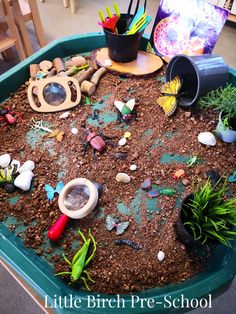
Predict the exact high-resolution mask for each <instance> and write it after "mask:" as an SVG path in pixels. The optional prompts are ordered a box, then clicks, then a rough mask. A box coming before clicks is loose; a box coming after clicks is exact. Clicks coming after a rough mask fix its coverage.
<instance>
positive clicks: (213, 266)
mask: <svg viewBox="0 0 236 314" xmlns="http://www.w3.org/2000/svg"><path fill="white" fill-rule="evenodd" d="M147 43H148V40H147V38H142V40H141V49H143V50H144V49H146V46H147ZM104 46H105V36H104V35H103V34H99V33H92V34H83V35H79V36H70V37H66V38H61V39H59V40H57V41H54V42H52V43H51V44H49V45H48V46H46V47H44V48H43V49H41V50H40V51H38V52H37V53H35V54H34V55H32V56H31V57H29V58H27V59H26V60H24V61H23V62H21V63H20V64H18V65H17V66H15V67H14V68H12V69H11V70H9V71H8V72H6V73H4V74H3V75H2V76H1V77H0V99H1V100H0V101H3V100H4V99H6V98H7V97H9V93H11V92H15V91H16V90H17V89H18V88H19V87H20V86H21V85H22V84H24V83H25V81H26V80H27V79H28V78H29V65H30V64H31V63H39V62H40V61H41V60H47V59H49V60H53V59H54V58H56V57H66V56H68V55H72V54H77V53H84V52H88V51H91V50H93V49H96V48H100V47H104ZM10 218H11V217H10V216H9V219H10ZM45 236H46V235H45ZM0 258H1V259H3V260H4V263H5V264H7V265H8V267H10V268H11V269H12V271H13V272H15V274H17V276H19V277H20V278H21V279H20V280H21V283H22V284H24V285H26V286H27V289H30V290H31V295H33V296H34V298H35V299H37V302H38V303H39V302H40V301H41V302H42V304H44V301H45V297H47V304H48V306H51V304H52V302H53V300H54V295H57V296H61V297H63V296H68V297H69V296H70V295H71V296H72V298H73V300H74V299H80V300H81V308H80V309H69V308H65V306H63V302H62V308H58V309H55V312H56V313H83V314H88V313H96V314H99V313H106V314H117V313H122V314H126V313H127V314H138V313H147V314H148V313H153V314H156V313H157V312H158V313H167V312H168V313H169V312H170V311H174V312H175V313H177V312H186V311H187V309H175V308H173V307H172V308H168V304H167V306H166V307H164V302H165V298H166V297H167V296H168V298H171V299H172V300H173V299H175V298H180V297H181V295H184V296H185V297H186V298H189V299H193V298H197V299H200V298H203V297H207V296H208V294H211V295H212V298H214V297H215V296H218V295H219V294H221V293H223V292H224V291H225V290H226V289H228V287H229V286H230V284H231V282H232V280H233V278H234V276H235V273H236V263H235V260H236V243H233V249H229V248H226V247H223V246H221V245H220V246H219V247H217V249H216V250H215V252H214V255H213V256H212V258H211V259H210V260H209V263H208V265H207V268H206V270H205V271H204V272H202V273H200V274H198V275H197V276H196V277H194V278H192V279H190V280H187V281H184V282H181V283H179V284H176V285H168V286H164V287H155V288H152V289H149V290H146V291H142V292H140V293H135V295H136V296H137V297H138V298H140V299H144V298H146V299H148V298H153V300H154V302H160V303H155V307H154V308H151V307H148V306H147V305H146V304H145V305H144V306H143V307H141V306H140V303H139V304H136V305H135V306H134V307H132V299H131V296H130V295H121V296H120V297H122V298H123V299H124V300H125V308H108V307H107V308H105V309H104V308H98V307H95V308H88V293H87V292H85V291H81V290H77V289H73V288H72V287H70V286H68V285H67V284H65V283H64V282H63V281H62V280H61V279H59V278H57V277H55V276H54V272H53V269H52V266H51V265H50V264H49V263H47V262H46V261H45V260H44V259H43V258H41V257H39V256H37V255H36V254H35V252H34V251H33V250H32V249H28V248H26V247H25V246H24V244H23V242H22V240H21V239H20V238H18V237H17V236H16V235H15V234H13V233H12V232H11V231H10V230H9V229H8V227H7V226H6V224H5V223H0ZM89 295H90V296H92V297H93V296H94V297H95V298H97V293H90V294H89ZM101 298H107V299H108V300H110V299H112V298H114V296H109V295H104V294H100V299H101ZM50 310H52V309H48V311H50Z"/></svg>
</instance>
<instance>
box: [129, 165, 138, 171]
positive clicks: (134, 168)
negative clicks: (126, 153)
mask: <svg viewBox="0 0 236 314" xmlns="http://www.w3.org/2000/svg"><path fill="white" fill-rule="evenodd" d="M129 169H130V170H131V171H135V170H137V165H131V166H130V167H129Z"/></svg>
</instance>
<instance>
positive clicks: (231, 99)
mask: <svg viewBox="0 0 236 314" xmlns="http://www.w3.org/2000/svg"><path fill="white" fill-rule="evenodd" d="M199 105H200V107H202V108H214V109H215V110H219V111H220V114H219V122H218V125H217V128H216V134H217V136H218V137H219V138H220V139H221V140H222V141H223V142H226V143H234V142H236V88H235V87H233V86H232V85H229V84H228V85H227V86H226V87H225V88H222V87H221V88H218V89H216V90H213V91H211V92H210V93H208V94H207V95H206V96H204V97H202V98H201V99H200V100H199Z"/></svg>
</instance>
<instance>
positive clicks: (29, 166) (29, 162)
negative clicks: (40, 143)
mask: <svg viewBox="0 0 236 314" xmlns="http://www.w3.org/2000/svg"><path fill="white" fill-rule="evenodd" d="M34 167H35V163H34V162H33V161H32V160H27V161H26V162H25V163H23V165H22V166H21V167H20V168H19V169H18V172H19V173H22V172H25V171H33V170H34Z"/></svg>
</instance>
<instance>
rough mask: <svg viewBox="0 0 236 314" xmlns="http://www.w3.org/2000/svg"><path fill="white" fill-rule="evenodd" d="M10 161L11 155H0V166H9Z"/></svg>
mask: <svg viewBox="0 0 236 314" xmlns="http://www.w3.org/2000/svg"><path fill="white" fill-rule="evenodd" d="M10 161H11V156H10V155H9V154H4V155H1V156H0V168H6V167H7V166H9V164H10Z"/></svg>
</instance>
